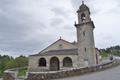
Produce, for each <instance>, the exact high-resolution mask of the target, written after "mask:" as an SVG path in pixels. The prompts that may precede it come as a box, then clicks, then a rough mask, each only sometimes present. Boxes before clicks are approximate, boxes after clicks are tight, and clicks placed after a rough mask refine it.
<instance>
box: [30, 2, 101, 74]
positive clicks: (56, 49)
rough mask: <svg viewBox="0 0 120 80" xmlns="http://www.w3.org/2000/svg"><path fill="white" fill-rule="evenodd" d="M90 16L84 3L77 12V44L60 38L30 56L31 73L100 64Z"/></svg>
mask: <svg viewBox="0 0 120 80" xmlns="http://www.w3.org/2000/svg"><path fill="white" fill-rule="evenodd" d="M90 14H91V13H90V10H89V8H88V7H87V6H86V5H85V4H84V2H83V3H82V4H81V5H80V7H79V9H78V11H77V15H78V21H77V22H78V23H75V28H76V33H77V35H76V37H77V42H74V43H71V42H69V41H66V40H64V39H61V38H60V39H59V40H57V41H56V42H54V43H52V44H51V45H49V46H48V47H47V48H45V49H44V50H42V51H41V52H39V53H38V54H33V55H30V56H29V71H30V72H41V71H57V70H64V69H71V68H81V67H87V66H93V65H96V64H98V63H99V60H98V55H99V51H98V49H96V48H95V42H94V32H93V30H94V29H95V26H94V23H93V21H92V20H91V17H90Z"/></svg>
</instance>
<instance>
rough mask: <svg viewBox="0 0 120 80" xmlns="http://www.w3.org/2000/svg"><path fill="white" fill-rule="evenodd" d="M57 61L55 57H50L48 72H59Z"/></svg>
mask: <svg viewBox="0 0 120 80" xmlns="http://www.w3.org/2000/svg"><path fill="white" fill-rule="evenodd" d="M59 68H60V67H59V59H58V58H57V57H52V58H51V59H50V70H51V71H57V70H59Z"/></svg>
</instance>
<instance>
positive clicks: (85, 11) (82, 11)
mask: <svg viewBox="0 0 120 80" xmlns="http://www.w3.org/2000/svg"><path fill="white" fill-rule="evenodd" d="M77 13H78V23H79V24H80V23H84V22H89V21H91V18H90V10H89V8H88V7H87V6H86V5H85V4H84V1H82V5H81V6H80V7H79V9H78V11H77Z"/></svg>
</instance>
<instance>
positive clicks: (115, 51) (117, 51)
mask: <svg viewBox="0 0 120 80" xmlns="http://www.w3.org/2000/svg"><path fill="white" fill-rule="evenodd" d="M100 53H101V55H102V56H104V57H105V56H108V55H109V54H112V55H116V56H120V46H119V45H117V46H112V47H109V48H106V49H100Z"/></svg>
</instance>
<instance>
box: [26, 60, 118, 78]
mask: <svg viewBox="0 0 120 80" xmlns="http://www.w3.org/2000/svg"><path fill="white" fill-rule="evenodd" d="M116 65H118V62H117V60H113V61H111V62H108V63H105V64H101V65H97V66H92V67H85V68H80V69H72V70H68V71H58V72H49V73H34V72H30V73H28V79H26V80H46V79H47V80H49V79H57V78H65V77H72V76H77V75H83V74H86V73H91V72H96V71H100V70H105V69H108V68H110V67H113V66H116Z"/></svg>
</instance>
